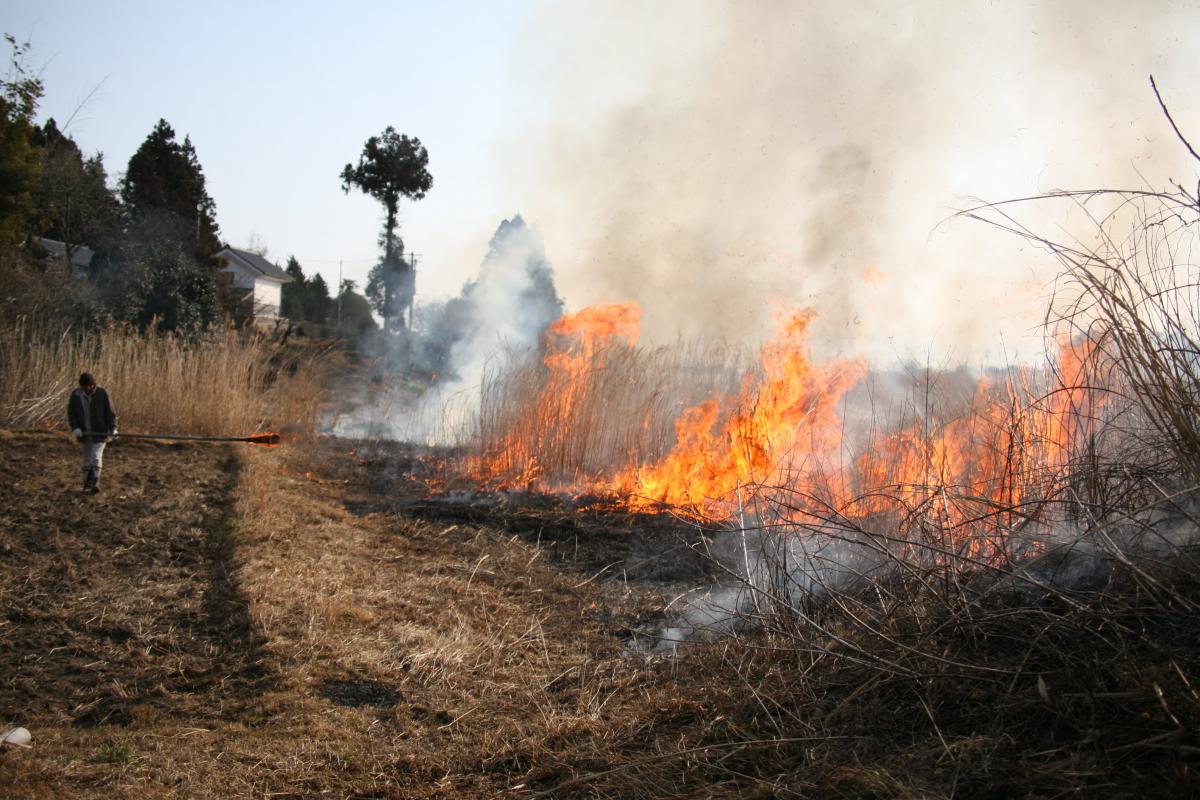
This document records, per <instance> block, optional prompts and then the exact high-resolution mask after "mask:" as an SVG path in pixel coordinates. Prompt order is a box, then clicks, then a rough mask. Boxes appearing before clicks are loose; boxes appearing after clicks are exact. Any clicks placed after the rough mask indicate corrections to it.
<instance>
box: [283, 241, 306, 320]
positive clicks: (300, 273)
mask: <svg viewBox="0 0 1200 800" xmlns="http://www.w3.org/2000/svg"><path fill="white" fill-rule="evenodd" d="M284 272H286V273H287V274H288V275H290V276H291V277H292V282H291V283H285V284H284V285H283V292H282V297H281V298H280V300H279V313H280V314H282V315H283V316H285V317H287V318H288V319H290V320H292V321H293V322H302V321H303V320H304V319H305V311H306V309H307V306H308V302H307V291H306V290H307V289H308V285H307V284H306V283H305V280H304V270H303V269H301V267H300V262H299V261H297V260H296V257H295V256H288V262H287V267H285V268H284Z"/></svg>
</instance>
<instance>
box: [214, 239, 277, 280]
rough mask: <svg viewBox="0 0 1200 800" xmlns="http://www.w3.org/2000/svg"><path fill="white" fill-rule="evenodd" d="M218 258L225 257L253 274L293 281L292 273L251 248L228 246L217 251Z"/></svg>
mask: <svg viewBox="0 0 1200 800" xmlns="http://www.w3.org/2000/svg"><path fill="white" fill-rule="evenodd" d="M217 258H223V259H225V260H226V261H228V262H230V263H231V264H236V265H237V266H240V267H241V268H242V269H244V270H245V271H246V272H249V273H250V274H251V275H255V276H261V277H264V278H266V279H268V280H272V281H278V282H279V283H291V282H292V276H291V275H288V274H287V273H286V272H284V271H283V270H281V269H280V268H279V267H277V266H275V265H274V264H272V263H271V262H270V261H267V260H266V259H265V258H263V257H262V256H260V255H259V254H258V253H251V252H250V251H249V250H238V249H237V248H234V247H226V248H224V249H222V250H221V251H220V252H219V253H217Z"/></svg>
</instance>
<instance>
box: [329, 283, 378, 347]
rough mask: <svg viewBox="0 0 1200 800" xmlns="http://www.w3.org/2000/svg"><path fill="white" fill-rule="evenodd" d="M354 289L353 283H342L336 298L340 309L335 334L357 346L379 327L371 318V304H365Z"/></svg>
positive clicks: (365, 300) (364, 300) (365, 301)
mask: <svg viewBox="0 0 1200 800" xmlns="http://www.w3.org/2000/svg"><path fill="white" fill-rule="evenodd" d="M355 288H356V285H355V283H354V281H352V280H349V279H347V280H343V281H342V286H341V290H340V291H339V292H338V298H337V302H338V304H339V307H340V309H341V311H340V315H339V317H340V321H339V323H338V327H337V333H338V336H341V337H343V338H345V339H347V340H349V341H351V342H353V343H355V344H358V343H359V342H360V341H361V340H362V338H363V337H364V336H367V335H370V334H371V333H374V332H375V331H376V330H378V329H379V326H378V325H377V324H376V323H375V318H374V317H373V316H371V304H370V303H368V302H367V298H365V297H363V296H362V295H361V294H359V293H358V292H356V291H355Z"/></svg>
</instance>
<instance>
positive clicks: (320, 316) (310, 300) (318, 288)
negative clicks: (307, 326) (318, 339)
mask: <svg viewBox="0 0 1200 800" xmlns="http://www.w3.org/2000/svg"><path fill="white" fill-rule="evenodd" d="M332 310H333V298H332V297H330V296H329V284H327V283H326V282H325V279H324V278H322V277H321V273H319V272H318V273H317V274H315V275H313V276H312V277H311V278H309V279H308V280H306V281H305V282H304V319H305V320H307V321H308V322H314V323H316V324H318V325H328V324H329V317H330V312H331V311H332Z"/></svg>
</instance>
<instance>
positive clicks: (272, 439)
mask: <svg viewBox="0 0 1200 800" xmlns="http://www.w3.org/2000/svg"><path fill="white" fill-rule="evenodd" d="M114 438H117V439H166V440H168V441H183V442H250V443H251V444H279V434H278V433H259V434H255V435H254V436H202V435H196V434H183V433H118V434H117V435H116V437H114Z"/></svg>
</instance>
